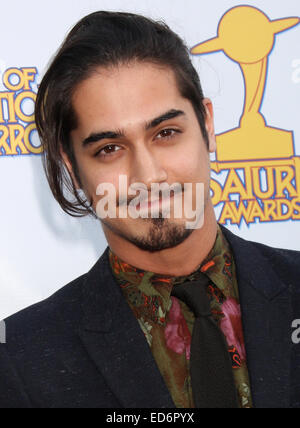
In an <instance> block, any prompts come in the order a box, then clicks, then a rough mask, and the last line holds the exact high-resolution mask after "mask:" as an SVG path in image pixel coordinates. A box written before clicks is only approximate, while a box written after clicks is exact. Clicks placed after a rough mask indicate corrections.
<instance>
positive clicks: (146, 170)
mask: <svg viewBox="0 0 300 428" xmlns="http://www.w3.org/2000/svg"><path fill="white" fill-rule="evenodd" d="M162 161H163V159H161V158H160V159H159V156H158V155H157V154H156V153H153V151H152V150H150V149H149V148H147V147H140V148H139V149H138V150H136V152H135V154H134V157H133V160H132V170H131V180H130V184H133V183H143V184H145V185H146V186H147V188H148V189H150V187H151V184H152V183H162V182H167V178H168V175H167V172H166V170H165V168H164V167H163V162H162Z"/></svg>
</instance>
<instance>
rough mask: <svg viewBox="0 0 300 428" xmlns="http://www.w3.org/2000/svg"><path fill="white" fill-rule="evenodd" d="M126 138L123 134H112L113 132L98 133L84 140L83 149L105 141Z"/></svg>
mask: <svg viewBox="0 0 300 428" xmlns="http://www.w3.org/2000/svg"><path fill="white" fill-rule="evenodd" d="M120 137H124V134H123V132H112V131H105V132H96V133H94V134H91V135H90V136H89V137H88V138H86V139H85V140H83V142H82V145H83V147H87V146H89V145H90V144H93V143H97V142H99V141H101V140H104V139H111V140H113V139H116V138H120Z"/></svg>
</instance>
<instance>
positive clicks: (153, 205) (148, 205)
mask: <svg viewBox="0 0 300 428" xmlns="http://www.w3.org/2000/svg"><path fill="white" fill-rule="evenodd" d="M173 197H174V195H170V198H166V199H162V198H159V199H156V200H155V201H153V202H152V201H151V199H150V200H146V201H142V202H140V203H138V205H137V206H136V209H138V210H149V209H157V208H162V207H163V206H165V205H166V204H169V201H170V202H171V201H172V199H173Z"/></svg>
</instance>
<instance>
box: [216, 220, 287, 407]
mask: <svg viewBox="0 0 300 428" xmlns="http://www.w3.org/2000/svg"><path fill="white" fill-rule="evenodd" d="M222 230H223V233H224V234H225V236H226V238H227V240H228V242H229V243H230V245H231V248H232V251H233V254H234V259H235V263H236V268H237V279H238V284H239V292H240V303H241V311H242V321H243V329H244V338H245V346H246V354H247V365H248V370H249V376H250V383H251V389H252V396H253V401H254V406H255V407H256V408H288V407H290V404H291V403H290V370H291V350H292V340H291V323H292V319H293V313H292V302H291V295H290V292H289V288H288V284H284V283H283V282H282V281H281V280H280V279H279V277H278V276H277V275H276V273H275V272H274V270H273V268H272V266H271V263H270V260H269V259H268V258H266V257H265V256H264V255H263V254H262V253H261V251H260V250H259V246H258V245H257V244H254V243H251V242H249V241H245V240H243V239H241V238H238V237H237V236H235V235H234V234H232V233H231V232H229V231H228V230H227V229H225V228H224V227H222Z"/></svg>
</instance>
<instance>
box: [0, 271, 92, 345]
mask: <svg viewBox="0 0 300 428" xmlns="http://www.w3.org/2000/svg"><path fill="white" fill-rule="evenodd" d="M86 275H87V274H84V275H81V276H80V277H78V278H76V279H75V280H73V281H71V282H70V283H69V284H67V285H65V286H64V287H62V288H61V289H60V290H58V291H56V292H55V293H54V294H53V295H51V296H50V297H48V298H47V299H45V300H42V301H41V302H39V303H36V304H34V305H31V306H29V307H27V308H25V309H23V310H21V311H19V312H17V313H16V314H14V315H11V316H10V317H8V318H6V319H5V320H4V322H5V325H6V336H7V341H8V344H9V343H11V342H12V341H14V340H16V341H19V338H20V337H27V338H28V337H30V336H36V335H37V334H38V333H41V332H42V331H44V332H46V331H47V330H50V329H51V330H53V329H57V328H59V324H61V323H63V322H66V321H69V322H71V321H72V322H74V320H75V319H76V316H77V317H78V316H79V313H80V301H81V298H80V296H81V289H82V286H83V284H84V281H85V278H86ZM75 314H76V315H75Z"/></svg>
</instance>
